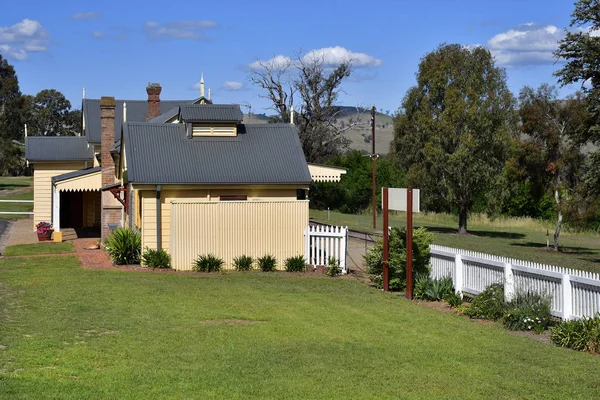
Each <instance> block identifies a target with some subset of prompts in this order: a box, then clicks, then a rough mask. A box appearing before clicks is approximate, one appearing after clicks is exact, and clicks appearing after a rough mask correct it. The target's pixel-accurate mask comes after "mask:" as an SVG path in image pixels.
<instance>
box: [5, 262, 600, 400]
mask: <svg viewBox="0 0 600 400" xmlns="http://www.w3.org/2000/svg"><path fill="white" fill-rule="evenodd" d="M0 315H1V318H2V323H1V324H0V345H2V347H1V348H0V398H7V399H8V398H10V399H38V398H53V399H107V398H110V399H125V398H126V399H166V398H181V399H185V398H201V399H210V398H226V399H232V398H244V399H246V398H260V399H263V398H298V399H332V398H352V399H360V398H422V399H431V398H444V399H447V398H461V399H467V398H482V397H483V398H510V399H518V398H556V399H565V398H590V399H591V398H597V395H598V390H599V386H600V378H599V376H600V362H599V359H598V357H595V356H592V355H589V354H584V353H578V352H575V351H572V350H567V349H562V348H558V347H554V346H552V345H548V344H543V343H540V342H538V341H535V340H532V339H529V338H525V337H521V336H515V335H511V334H509V333H508V332H506V331H505V330H503V329H501V328H500V327H498V326H488V325H483V324H480V323H477V322H475V321H471V320H468V319H465V318H462V317H459V316H456V315H454V314H451V313H441V312H439V311H435V310H429V309H425V308H421V307H419V306H417V305H414V304H412V303H410V302H408V301H406V300H405V299H403V298H401V297H399V296H397V295H393V294H389V293H383V292H381V291H378V290H375V289H372V288H370V287H368V286H365V285H364V284H362V283H360V282H358V281H356V280H352V279H331V278H327V277H323V278H320V277H316V278H307V277H297V276H290V275H289V274H285V273H283V274H280V273H273V274H264V273H260V272H253V273H252V272H251V273H231V274H229V275H193V274H170V273H133V272H121V271H100V270H84V269H82V268H80V267H79V266H78V262H77V260H76V259H75V258H74V257H54V258H53V257H49V258H45V259H43V260H42V259H39V258H13V259H5V260H2V261H0Z"/></svg>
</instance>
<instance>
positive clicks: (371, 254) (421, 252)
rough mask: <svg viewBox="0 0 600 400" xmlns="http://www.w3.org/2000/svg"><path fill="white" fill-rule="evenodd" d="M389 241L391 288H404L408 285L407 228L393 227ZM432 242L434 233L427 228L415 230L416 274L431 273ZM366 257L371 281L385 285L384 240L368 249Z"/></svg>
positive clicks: (414, 268)
mask: <svg viewBox="0 0 600 400" xmlns="http://www.w3.org/2000/svg"><path fill="white" fill-rule="evenodd" d="M389 241H390V242H389V278H390V281H389V285H390V290H402V289H404V288H405V287H406V271H405V268H406V229H398V228H392V230H391V232H390V237H389ZM432 242H433V233H431V232H429V231H427V230H426V229H425V228H418V229H415V230H414V231H413V273H414V274H415V275H414V276H417V275H419V274H424V275H427V274H429V257H430V254H429V245H430V244H431V243H432ZM364 259H365V265H366V266H367V272H368V273H369V277H370V279H371V281H372V282H373V283H374V284H375V285H376V286H377V287H379V288H381V287H383V278H382V276H383V241H382V240H381V239H378V240H377V241H376V243H375V246H373V247H371V248H370V249H369V250H367V254H366V255H365V256H364Z"/></svg>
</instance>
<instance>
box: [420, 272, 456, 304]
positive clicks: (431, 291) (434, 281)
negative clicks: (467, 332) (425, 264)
mask: <svg viewBox="0 0 600 400" xmlns="http://www.w3.org/2000/svg"><path fill="white" fill-rule="evenodd" d="M413 296H414V298H415V299H417V300H429V301H442V300H443V301H446V302H447V303H448V304H449V305H450V306H452V307H458V306H459V305H461V304H462V298H461V297H460V295H458V294H456V293H455V291H454V283H453V282H452V278H450V277H449V276H447V277H444V278H431V277H430V276H429V275H425V274H419V275H418V276H417V277H416V279H415V284H414V288H413Z"/></svg>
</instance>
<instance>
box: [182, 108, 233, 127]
mask: <svg viewBox="0 0 600 400" xmlns="http://www.w3.org/2000/svg"><path fill="white" fill-rule="evenodd" d="M179 112H180V114H181V119H182V120H183V121H186V122H236V123H237V122H242V119H243V118H244V115H243V114H242V111H241V110H240V106H239V105H237V104H189V105H182V106H180V111H179Z"/></svg>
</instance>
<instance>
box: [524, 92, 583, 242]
mask: <svg viewBox="0 0 600 400" xmlns="http://www.w3.org/2000/svg"><path fill="white" fill-rule="evenodd" d="M557 98H558V92H557V90H556V88H555V87H554V86H549V85H548V84H542V85H540V87H539V88H537V89H533V88H531V87H528V86H525V87H524V88H523V89H521V92H520V93H519V103H520V107H519V115H520V117H521V129H522V132H523V133H524V134H525V135H526V137H525V139H524V142H525V143H524V144H525V145H526V147H530V148H533V149H534V152H535V153H537V154H536V155H537V157H535V159H536V161H535V163H536V165H537V167H538V168H539V169H538V170H537V171H535V172H533V171H532V172H533V174H532V175H534V174H535V175H537V179H540V180H541V181H542V184H544V185H546V187H547V188H549V189H550V190H551V192H552V194H553V196H554V201H555V202H556V212H557V222H556V229H555V231H554V251H558V239H559V236H560V232H561V228H562V224H563V212H564V210H565V208H566V207H567V206H568V205H567V203H568V202H569V201H573V200H575V197H574V196H573V194H574V189H575V187H576V185H577V184H578V182H579V180H580V172H581V167H582V165H583V163H584V161H585V159H584V156H583V154H582V152H581V147H582V145H583V143H585V141H586V134H585V133H586V131H587V128H586V120H587V119H588V117H587V115H586V106H585V98H584V97H583V95H582V94H581V93H578V94H576V95H573V96H569V98H567V100H564V101H560V100H558V99H557Z"/></svg>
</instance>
